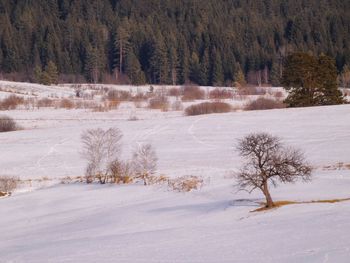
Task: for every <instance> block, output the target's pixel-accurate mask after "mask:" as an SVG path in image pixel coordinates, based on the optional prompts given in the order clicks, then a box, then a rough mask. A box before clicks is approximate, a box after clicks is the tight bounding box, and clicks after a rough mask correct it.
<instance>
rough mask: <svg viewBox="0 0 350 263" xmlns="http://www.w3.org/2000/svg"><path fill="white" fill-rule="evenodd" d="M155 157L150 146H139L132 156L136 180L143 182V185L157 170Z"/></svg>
mask: <svg viewBox="0 0 350 263" xmlns="http://www.w3.org/2000/svg"><path fill="white" fill-rule="evenodd" d="M157 161H158V158H157V155H156V152H155V150H154V149H153V147H152V145H151V144H141V145H140V146H139V147H138V148H137V149H136V150H135V152H134V154H133V160H132V163H133V167H134V171H135V174H136V176H137V177H138V178H140V179H142V180H143V183H144V185H147V184H148V179H149V177H150V176H151V175H153V174H154V173H155V172H156V170H157Z"/></svg>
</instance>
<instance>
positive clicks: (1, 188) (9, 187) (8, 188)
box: [0, 176, 19, 194]
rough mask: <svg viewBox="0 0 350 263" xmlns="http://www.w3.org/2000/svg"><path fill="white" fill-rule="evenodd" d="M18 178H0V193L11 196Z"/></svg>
mask: <svg viewBox="0 0 350 263" xmlns="http://www.w3.org/2000/svg"><path fill="white" fill-rule="evenodd" d="M18 181H19V178H17V177H13V176H11V177H10V176H0V193H1V192H2V193H4V194H11V192H12V191H13V190H15V189H16V188H17V183H18Z"/></svg>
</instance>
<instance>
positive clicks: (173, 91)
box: [168, 88, 182, 97]
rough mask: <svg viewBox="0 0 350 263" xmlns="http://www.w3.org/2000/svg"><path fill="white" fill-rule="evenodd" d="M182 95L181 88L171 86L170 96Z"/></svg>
mask: <svg viewBox="0 0 350 263" xmlns="http://www.w3.org/2000/svg"><path fill="white" fill-rule="evenodd" d="M181 95H182V92H181V89H179V88H171V89H169V90H168V96H173V97H179V96H181Z"/></svg>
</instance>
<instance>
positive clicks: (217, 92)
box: [209, 88, 233, 99]
mask: <svg viewBox="0 0 350 263" xmlns="http://www.w3.org/2000/svg"><path fill="white" fill-rule="evenodd" d="M209 98H210V99H232V98H233V92H232V91H231V90H227V89H219V88H216V89H214V90H212V91H210V92H209Z"/></svg>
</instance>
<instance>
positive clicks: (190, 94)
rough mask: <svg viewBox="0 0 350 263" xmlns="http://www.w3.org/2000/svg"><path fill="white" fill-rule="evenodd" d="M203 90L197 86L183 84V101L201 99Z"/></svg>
mask: <svg viewBox="0 0 350 263" xmlns="http://www.w3.org/2000/svg"><path fill="white" fill-rule="evenodd" d="M204 98H205V92H204V90H202V89H201V88H200V87H198V86H185V87H184V88H183V96H182V100H183V101H193V100H203V99H204Z"/></svg>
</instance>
